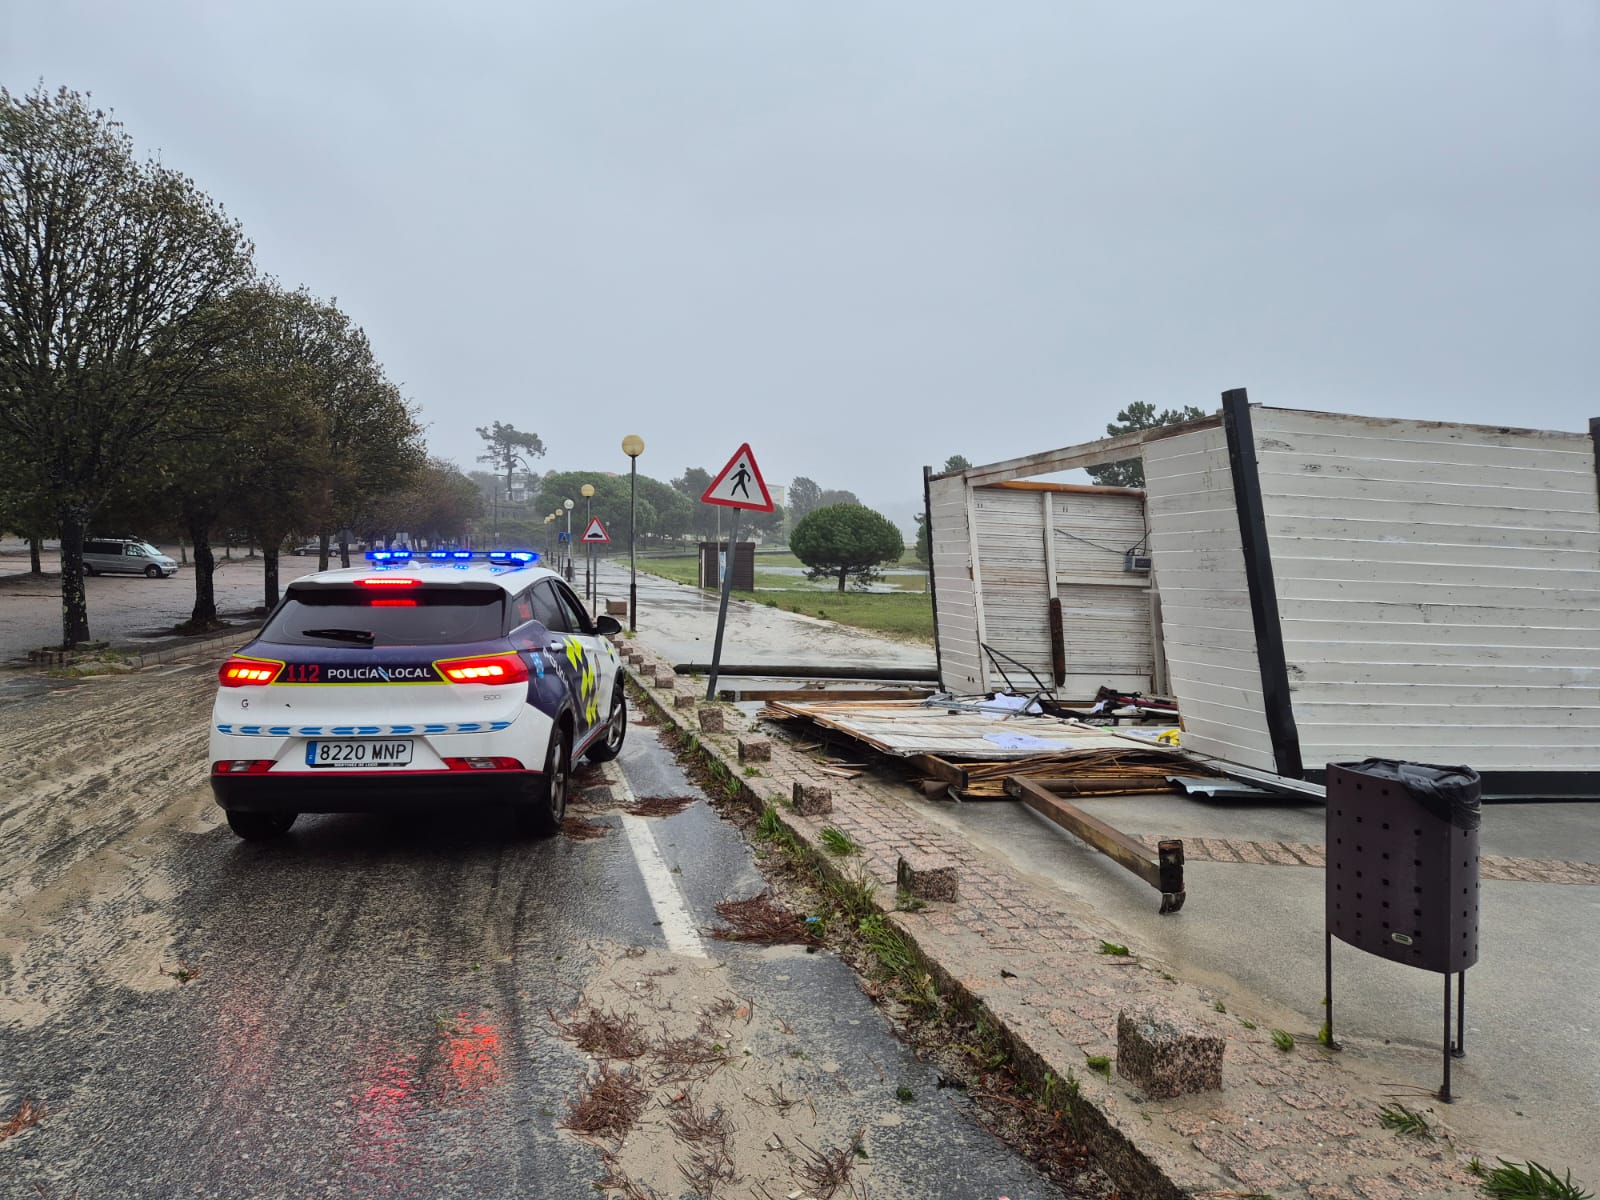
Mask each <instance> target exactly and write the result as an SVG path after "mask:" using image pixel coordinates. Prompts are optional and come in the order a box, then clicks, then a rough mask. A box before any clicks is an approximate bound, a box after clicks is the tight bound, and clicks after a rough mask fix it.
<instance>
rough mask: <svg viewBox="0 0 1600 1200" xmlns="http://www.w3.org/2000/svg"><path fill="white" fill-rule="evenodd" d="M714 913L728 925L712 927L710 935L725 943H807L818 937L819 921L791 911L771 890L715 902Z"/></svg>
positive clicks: (816, 940)
mask: <svg viewBox="0 0 1600 1200" xmlns="http://www.w3.org/2000/svg"><path fill="white" fill-rule="evenodd" d="M717 916H719V917H721V918H722V919H723V920H724V921H726V922H727V925H725V926H722V927H719V928H717V929H713V930H712V931H711V936H712V937H714V938H717V939H719V940H721V941H724V942H760V943H763V944H764V945H768V946H777V945H799V946H809V945H814V944H816V943H817V942H818V941H820V940H821V938H820V930H819V929H818V928H817V925H818V924H819V923H817V922H810V921H806V920H805V919H803V918H801V917H799V916H797V915H796V914H794V913H792V912H790V911H789V910H788V909H787V908H785V907H783V905H781V904H779V903H778V902H777V901H776V900H774V899H773V898H772V893H771V892H762V893H761V895H759V896H751V897H750V898H749V899H747V900H723V901H721V902H720V903H718V905H717Z"/></svg>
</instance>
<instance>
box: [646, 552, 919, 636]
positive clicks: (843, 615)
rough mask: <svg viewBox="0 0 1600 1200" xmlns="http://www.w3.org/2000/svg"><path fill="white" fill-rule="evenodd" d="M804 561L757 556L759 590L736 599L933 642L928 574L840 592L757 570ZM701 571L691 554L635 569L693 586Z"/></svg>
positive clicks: (910, 563) (795, 577) (829, 585)
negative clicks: (886, 586) (886, 587)
mask: <svg viewBox="0 0 1600 1200" xmlns="http://www.w3.org/2000/svg"><path fill="white" fill-rule="evenodd" d="M908 557H909V556H908ZM804 565H805V564H803V563H802V562H800V560H799V559H797V558H795V556H794V555H792V554H758V555H756V587H757V588H758V589H759V590H758V591H756V592H755V593H754V594H753V595H752V594H750V593H748V592H740V593H737V594H738V596H739V598H740V599H743V600H754V601H755V602H756V603H757V604H765V605H768V606H769V607H771V608H781V609H783V610H784V611H785V612H792V613H804V614H805V615H807V616H812V617H822V618H824V619H826V620H829V621H838V622H839V623H840V624H842V625H854V626H856V627H857V628H858V629H870V630H872V631H873V632H874V633H882V634H885V635H887V636H889V637H893V638H900V639H902V640H905V641H915V642H926V643H928V644H929V645H932V644H933V604H932V602H931V601H930V600H929V598H928V590H927V589H928V577H927V575H926V574H923V573H919V574H918V575H916V576H915V577H906V578H903V579H901V578H895V579H890V580H889V583H890V585H891V586H893V587H895V588H896V589H897V590H896V591H893V592H857V591H845V592H844V593H843V594H841V593H840V592H839V591H838V588H837V585H836V584H833V583H829V582H828V581H826V580H821V581H818V582H816V583H812V582H810V581H808V580H807V579H806V578H805V577H804V576H800V575H779V574H776V573H775V572H772V571H763V570H762V569H761V568H763V567H767V566H773V567H799V566H804ZM917 565H918V564H917V561H916V559H915V558H909V561H907V560H902V562H901V564H900V566H901V568H902V569H905V568H909V567H915V566H917ZM699 569H700V568H699V559H698V558H697V557H696V556H695V555H692V554H677V555H671V556H667V557H662V558H654V557H652V558H641V559H640V560H639V570H641V571H646V572H648V573H650V574H652V575H660V576H662V577H663V578H665V579H672V580H676V581H677V582H678V583H687V584H689V585H691V586H693V585H694V584H695V583H696V582H697V580H698V575H699Z"/></svg>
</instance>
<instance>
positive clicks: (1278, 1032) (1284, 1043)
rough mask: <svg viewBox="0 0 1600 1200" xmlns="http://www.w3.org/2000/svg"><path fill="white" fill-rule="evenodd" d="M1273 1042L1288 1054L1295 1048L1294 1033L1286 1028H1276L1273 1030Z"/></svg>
mask: <svg viewBox="0 0 1600 1200" xmlns="http://www.w3.org/2000/svg"><path fill="white" fill-rule="evenodd" d="M1272 1044H1273V1045H1274V1046H1276V1047H1277V1048H1278V1049H1279V1050H1282V1051H1283V1052H1284V1053H1285V1054H1287V1053H1289V1051H1291V1050H1293V1049H1294V1034H1292V1033H1290V1032H1289V1031H1288V1030H1286V1029H1274V1030H1273V1031H1272Z"/></svg>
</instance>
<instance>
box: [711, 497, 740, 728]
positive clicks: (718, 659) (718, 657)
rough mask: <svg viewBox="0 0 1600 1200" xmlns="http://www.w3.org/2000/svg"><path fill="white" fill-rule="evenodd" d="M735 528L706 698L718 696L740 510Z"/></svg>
mask: <svg viewBox="0 0 1600 1200" xmlns="http://www.w3.org/2000/svg"><path fill="white" fill-rule="evenodd" d="M731 524H732V525H733V528H732V529H731V530H730V531H729V532H728V565H727V566H726V567H725V568H723V571H722V603H721V604H719V605H718V606H717V640H716V642H715V643H714V644H713V645H712V647H711V678H710V679H709V680H707V681H706V699H707V700H715V699H716V698H717V670H718V669H719V668H720V667H721V665H722V631H723V630H724V629H726V628H727V626H728V596H729V594H730V593H731V592H732V591H733V563H734V547H735V546H737V545H738V544H739V510H738V509H737V508H736V509H734V510H733V521H732V522H731Z"/></svg>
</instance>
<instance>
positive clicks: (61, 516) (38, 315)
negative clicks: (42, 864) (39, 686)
mask: <svg viewBox="0 0 1600 1200" xmlns="http://www.w3.org/2000/svg"><path fill="white" fill-rule="evenodd" d="M250 255H251V246H250V243H249V242H248V241H247V240H246V239H245V236H244V233H243V230H242V229H241V228H240V226H239V224H238V223H237V222H236V221H233V220H230V219H229V218H228V217H227V216H226V214H225V213H224V212H223V210H222V208H221V207H220V206H219V205H218V204H216V202H215V201H213V200H212V199H211V198H210V197H208V196H206V195H205V194H204V193H203V192H201V191H199V190H198V189H197V188H196V187H195V186H194V183H193V181H191V180H189V179H188V178H186V177H184V176H183V175H181V174H179V173H178V172H176V171H173V170H171V169H170V168H168V167H165V166H163V165H161V164H160V163H157V162H154V161H146V162H143V163H140V162H136V161H135V159H134V155H133V147H132V142H131V140H130V139H129V138H128V136H127V135H126V134H125V133H124V132H123V131H122V127H121V124H120V123H119V122H117V121H115V120H113V119H112V118H111V116H110V115H109V114H108V113H106V112H104V111H101V110H98V109H93V108H91V107H90V106H89V103H88V97H87V96H84V95H81V94H79V93H77V92H70V91H68V90H66V89H65V88H63V89H61V90H59V91H57V92H54V93H51V92H47V91H46V90H45V88H44V86H43V85H42V84H40V85H39V86H38V87H36V88H35V89H34V90H33V91H32V92H30V93H28V94H27V95H23V96H19V95H15V94H13V93H11V92H9V91H7V90H6V89H4V88H0V430H3V431H4V433H5V434H6V435H8V437H9V438H10V439H14V440H15V441H16V442H17V443H18V444H20V445H21V447H22V448H23V449H24V451H25V452H26V454H27V455H28V457H29V460H30V461H31V462H32V463H34V464H35V465H36V470H37V473H38V476H39V478H40V480H41V482H42V484H43V487H44V490H45V492H46V494H48V495H49V496H50V498H51V500H52V501H53V502H54V505H55V513H56V519H57V523H58V526H59V532H60V537H61V626H62V643H63V645H65V646H71V645H74V644H76V643H78V642H82V641H86V640H88V637H89V610H88V604H87V601H86V598H85V595H84V589H83V539H84V534H85V532H86V530H87V526H88V523H89V521H90V519H91V518H92V517H93V516H94V514H95V513H96V512H97V511H98V509H99V508H100V506H101V505H102V504H103V503H104V502H105V500H106V498H107V496H108V495H109V494H110V493H111V492H112V491H113V490H114V489H115V488H116V487H117V485H118V484H119V483H121V482H123V481H124V480H126V479H128V478H130V477H131V476H132V475H134V474H135V473H137V472H139V471H140V470H142V469H143V463H144V461H145V458H146V453H147V452H148V451H150V450H151V449H152V448H154V447H157V446H159V445H161V444H162V443H163V441H165V440H166V439H167V438H168V437H169V436H170V434H171V431H172V428H173V424H174V420H175V418H177V417H179V416H180V415H181V413H182V410H183V408H184V406H185V405H186V404H188V403H189V402H190V401H191V400H192V398H193V395H194V387H195V384H196V381H197V377H198V376H199V375H200V374H201V373H202V372H203V371H204V370H205V369H207V368H208V367H209V366H210V364H211V360H212V357H213V354H214V352H215V351H216V349H217V348H218V347H219V346H221V345H223V344H225V343H226V342H227V340H228V339H229V337H230V336H231V335H232V333H233V331H232V330H231V329H229V328H228V327H227V325H226V323H225V322H224V321H222V320H220V319H218V316H219V314H220V312H221V310H220V309H219V307H218V305H217V303H216V302H217V301H218V300H219V299H220V298H221V297H222V296H224V295H226V294H227V293H228V292H229V291H230V290H232V289H233V288H234V287H236V286H238V285H239V284H241V283H243V282H244V281H245V280H246V279H248V278H249V276H250V274H251V272H252V266H251V261H250Z"/></svg>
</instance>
